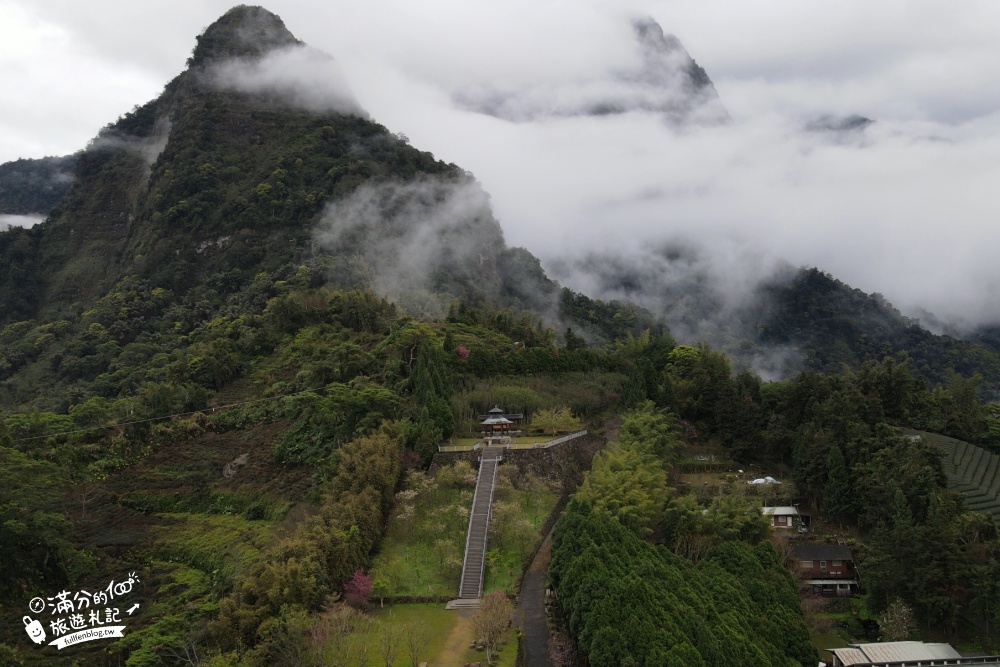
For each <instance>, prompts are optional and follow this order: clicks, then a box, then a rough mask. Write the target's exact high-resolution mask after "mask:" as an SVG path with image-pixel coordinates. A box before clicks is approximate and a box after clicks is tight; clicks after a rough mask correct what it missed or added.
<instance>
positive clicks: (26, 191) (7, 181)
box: [0, 155, 76, 216]
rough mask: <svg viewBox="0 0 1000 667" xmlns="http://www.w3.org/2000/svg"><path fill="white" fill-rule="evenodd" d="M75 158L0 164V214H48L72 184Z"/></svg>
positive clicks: (15, 161)
mask: <svg viewBox="0 0 1000 667" xmlns="http://www.w3.org/2000/svg"><path fill="white" fill-rule="evenodd" d="M75 166H76V156H75V155H67V156H65V157H43V158H40V159H37V160H28V159H20V160H14V161H13V162H7V163H5V164H0V215H42V216H44V215H48V213H49V212H50V211H51V210H52V209H53V208H55V207H56V205H57V204H58V203H59V202H60V201H62V198H63V197H65V196H66V193H67V192H69V189H70V186H71V185H72V184H73V169H74V167H75Z"/></svg>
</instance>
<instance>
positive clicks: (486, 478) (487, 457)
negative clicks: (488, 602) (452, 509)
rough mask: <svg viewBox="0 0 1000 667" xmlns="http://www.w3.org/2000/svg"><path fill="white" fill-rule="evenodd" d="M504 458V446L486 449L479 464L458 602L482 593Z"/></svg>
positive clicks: (476, 596)
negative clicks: (499, 470) (495, 489)
mask: <svg viewBox="0 0 1000 667" xmlns="http://www.w3.org/2000/svg"><path fill="white" fill-rule="evenodd" d="M502 458H503V447H487V448H485V449H484V450H483V456H482V459H481V460H480V464H479V477H478V478H477V480H476V494H475V496H473V499H472V513H471V514H470V515H469V532H468V534H467V535H466V538H465V561H464V562H463V563H462V583H461V584H460V585H459V588H458V598H459V600H470V601H471V600H476V601H478V600H479V598H480V597H481V596H482V594H483V572H484V570H485V568H486V532H487V529H488V528H489V525H490V514H491V507H492V505H493V484H494V482H495V481H496V473H497V465H498V464H499V463H500V461H501V459H502Z"/></svg>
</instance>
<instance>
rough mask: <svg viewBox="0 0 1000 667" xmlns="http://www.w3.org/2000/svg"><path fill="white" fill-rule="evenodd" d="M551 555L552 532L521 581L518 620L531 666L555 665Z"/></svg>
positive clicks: (525, 656)
mask: <svg viewBox="0 0 1000 667" xmlns="http://www.w3.org/2000/svg"><path fill="white" fill-rule="evenodd" d="M551 556H552V532H551V531H549V534H548V535H546V536H545V541H544V542H542V548H541V549H539V550H538V553H537V554H536V555H535V559H534V560H533V561H531V566H530V567H529V568H528V572H527V573H526V574H525V575H524V580H523V581H522V582H521V600H520V604H519V605H518V608H517V615H516V619H517V624H518V625H519V626H520V627H521V632H522V633H523V634H524V659H525V665H527V667H552V663H551V662H550V661H549V626H548V623H547V622H546V618H545V580H546V577H547V574H548V569H549V558H551Z"/></svg>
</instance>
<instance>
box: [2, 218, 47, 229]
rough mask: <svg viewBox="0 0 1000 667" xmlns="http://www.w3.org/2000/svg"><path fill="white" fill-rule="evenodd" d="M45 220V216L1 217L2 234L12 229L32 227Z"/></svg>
mask: <svg viewBox="0 0 1000 667" xmlns="http://www.w3.org/2000/svg"><path fill="white" fill-rule="evenodd" d="M43 220H45V216H43V215H0V232H2V231H6V230H8V229H10V228H11V227H32V226H34V225H37V224H38V223H39V222H41V221H43Z"/></svg>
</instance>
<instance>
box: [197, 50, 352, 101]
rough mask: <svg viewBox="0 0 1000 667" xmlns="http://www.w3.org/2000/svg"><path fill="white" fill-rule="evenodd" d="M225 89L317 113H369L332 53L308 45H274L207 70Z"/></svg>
mask: <svg viewBox="0 0 1000 667" xmlns="http://www.w3.org/2000/svg"><path fill="white" fill-rule="evenodd" d="M207 76H208V77H209V80H210V81H211V82H212V84H213V85H215V86H218V87H219V88H223V89H226V90H236V91H239V92H242V93H251V94H255V95H264V96H268V97H273V98H274V99H276V100H278V101H280V102H282V103H285V104H288V105H290V106H294V107H298V108H301V109H306V110H308V111H313V112H317V113H323V112H330V111H333V112H336V113H342V114H354V115H363V116H366V115H367V114H366V113H365V112H364V110H363V109H362V108H361V105H359V104H358V102H357V100H355V98H354V94H353V93H352V92H351V89H350V86H348V84H347V80H346V79H345V78H344V75H343V72H342V71H341V69H340V67H339V66H338V65H337V62H336V61H335V60H334V59H333V57H332V56H330V55H328V54H326V53H323V52H322V51H319V50H317V49H314V48H311V47H308V46H290V47H285V48H281V49H275V50H273V51H270V52H269V53H267V54H266V55H265V56H264V57H262V58H259V59H249V60H245V59H231V60H226V61H224V62H221V63H217V64H214V65H213V66H212V68H211V69H210V71H209V73H208V74H207Z"/></svg>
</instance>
